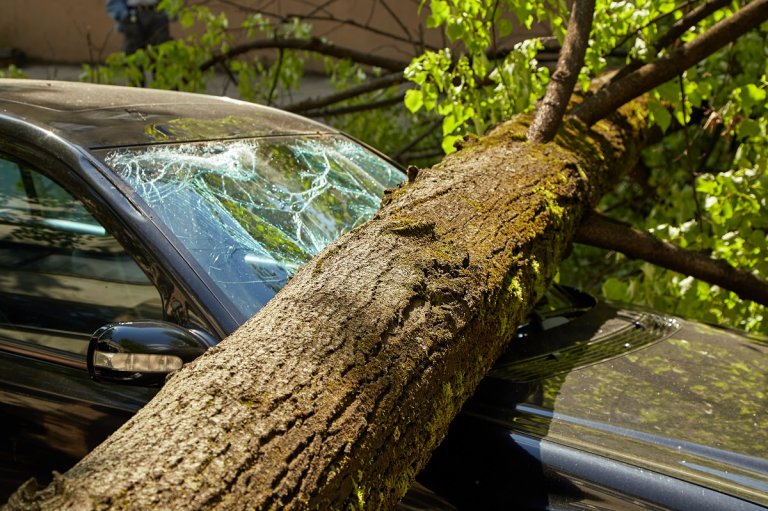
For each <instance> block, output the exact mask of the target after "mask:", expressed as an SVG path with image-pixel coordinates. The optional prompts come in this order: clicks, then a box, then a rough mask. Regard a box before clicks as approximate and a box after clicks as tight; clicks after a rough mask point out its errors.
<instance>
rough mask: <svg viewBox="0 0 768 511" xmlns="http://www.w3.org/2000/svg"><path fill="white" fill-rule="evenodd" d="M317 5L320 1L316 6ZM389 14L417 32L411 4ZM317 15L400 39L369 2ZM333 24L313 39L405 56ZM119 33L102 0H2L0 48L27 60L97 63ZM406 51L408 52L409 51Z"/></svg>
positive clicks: (341, 0) (382, 41)
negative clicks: (371, 23)
mask: <svg viewBox="0 0 768 511" xmlns="http://www.w3.org/2000/svg"><path fill="white" fill-rule="evenodd" d="M208 3H209V4H210V5H211V6H212V7H213V8H216V9H221V10H223V11H225V12H227V13H228V14H229V15H230V19H232V20H233V21H234V22H237V20H239V19H241V18H242V12H241V11H239V10H238V9H236V8H235V7H232V6H231V5H230V6H224V5H218V4H217V3H216V2H208ZM239 3H240V4H242V5H245V6H248V7H253V8H259V7H263V6H269V7H270V8H271V9H272V10H273V11H275V12H278V13H279V14H283V15H286V14H291V13H300V12H306V11H307V9H308V6H307V4H308V2H301V1H290V0H280V1H278V2H274V1H264V0H241V1H240V2H239ZM316 3H317V4H318V5H319V4H321V3H324V2H320V1H317V2H316ZM389 4H390V5H392V6H393V9H392V10H393V11H394V12H395V13H398V15H402V20H401V22H402V23H403V24H404V25H407V26H408V30H409V31H410V33H411V34H414V35H415V34H416V33H417V28H416V26H417V17H416V15H415V13H416V9H417V4H418V1H417V0H390V2H389ZM318 14H320V15H322V16H329V15H330V16H335V17H337V18H338V19H341V20H344V19H350V20H354V21H355V22H357V23H361V24H364V23H366V22H367V21H369V20H370V19H372V18H373V19H375V20H376V26H377V28H379V29H382V30H391V31H393V32H395V33H398V34H400V35H403V34H404V31H403V29H402V28H401V27H400V25H399V23H398V22H397V21H395V20H394V18H393V17H392V16H391V15H390V14H389V13H388V12H387V11H386V10H385V9H383V8H382V7H381V6H380V3H379V2H376V1H374V0H364V1H360V0H358V1H355V0H337V1H336V2H333V3H332V4H331V5H330V7H329V8H327V9H325V10H324V12H322V13H318ZM338 25H339V24H338V23H327V22H326V23H323V22H317V23H316V24H315V31H314V32H313V33H314V34H316V35H321V36H322V35H327V36H329V38H332V39H333V41H334V42H336V43H337V44H340V45H349V46H351V47H353V48H355V49H358V50H363V51H374V50H375V51H377V53H381V52H382V51H383V53H385V54H390V55H391V56H396V55H398V54H400V55H404V54H405V53H409V51H408V50H409V49H410V48H408V45H405V44H402V43H398V42H396V41H392V40H390V39H388V38H385V37H379V36H376V35H374V34H370V33H366V32H364V31H362V30H358V29H354V28H346V29H341V30H340V29H339V26H338ZM172 32H173V34H174V36H175V37H179V36H181V35H183V34H184V33H185V31H184V30H183V29H182V27H181V26H179V24H178V23H173V24H172ZM121 42H122V36H121V34H119V33H117V32H115V30H114V24H113V23H112V20H111V19H110V18H109V16H108V15H107V13H106V9H105V0H2V16H0V48H15V49H17V50H21V51H22V52H24V54H26V56H27V57H28V58H29V59H31V60H37V61H44V62H60V63H81V62H89V63H94V62H100V61H102V60H103V59H104V58H105V57H106V56H107V55H108V54H109V53H111V52H114V51H118V50H119V49H120V45H121ZM411 51H412V50H411Z"/></svg>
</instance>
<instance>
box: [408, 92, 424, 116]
mask: <svg viewBox="0 0 768 511" xmlns="http://www.w3.org/2000/svg"><path fill="white" fill-rule="evenodd" d="M405 106H406V108H408V110H410V111H411V113H416V112H418V111H419V110H420V109H421V107H423V106H424V97H423V95H422V93H421V91H420V90H419V89H408V90H407V91H405Z"/></svg>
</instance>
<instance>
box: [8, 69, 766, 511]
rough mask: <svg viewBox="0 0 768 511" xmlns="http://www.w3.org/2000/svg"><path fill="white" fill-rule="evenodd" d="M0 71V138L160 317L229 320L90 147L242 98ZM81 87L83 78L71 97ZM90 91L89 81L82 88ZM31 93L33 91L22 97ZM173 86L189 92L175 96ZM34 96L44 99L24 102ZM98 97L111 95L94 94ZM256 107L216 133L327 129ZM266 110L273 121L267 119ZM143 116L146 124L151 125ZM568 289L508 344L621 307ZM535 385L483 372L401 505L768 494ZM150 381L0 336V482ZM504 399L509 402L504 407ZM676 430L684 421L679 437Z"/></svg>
mask: <svg viewBox="0 0 768 511" xmlns="http://www.w3.org/2000/svg"><path fill="white" fill-rule="evenodd" d="M6 83H11V84H12V85H11V86H7V85H5V84H3V83H2V82H0V87H2V90H3V96H2V97H0V151H2V152H4V153H8V154H12V155H13V156H15V157H16V158H19V159H21V160H24V161H26V162H28V163H31V164H34V165H35V166H37V167H40V168H45V169H50V172H51V173H52V174H55V177H56V179H57V180H59V181H60V182H61V184H63V185H65V186H67V188H69V189H70V190H76V191H77V195H78V196H79V197H81V198H83V199H84V201H85V202H86V204H87V205H88V206H89V207H90V209H91V211H92V212H93V213H94V214H95V216H96V217H97V219H98V220H99V221H100V222H102V223H103V224H104V225H105V226H106V227H108V228H109V229H110V230H111V231H112V232H114V233H115V234H116V235H117V236H118V240H119V241H120V242H121V243H122V244H123V246H124V247H125V248H126V250H127V251H128V252H129V253H130V254H131V255H132V256H133V257H134V258H135V259H136V260H137V262H138V263H139V265H140V266H141V267H142V269H143V270H144V271H145V273H146V274H147V275H148V276H149V277H150V280H152V282H153V283H154V284H155V285H156V287H157V288H158V289H159V290H160V292H161V295H162V301H163V308H164V311H165V315H166V319H167V320H169V321H173V322H175V323H177V324H179V325H183V326H186V327H194V328H198V329H203V330H207V331H208V332H210V333H211V334H213V335H214V336H216V337H218V338H223V337H225V336H226V335H227V334H229V333H231V332H232V331H233V330H234V329H235V328H236V327H237V326H238V324H239V322H241V321H242V318H237V317H236V315H235V314H234V313H232V312H231V311H229V310H228V309H227V306H226V302H225V301H223V300H221V299H219V298H218V297H216V296H215V295H214V294H213V293H212V292H211V290H210V288H209V286H207V285H206V284H205V283H204V282H202V281H201V280H200V279H199V278H198V277H197V275H196V273H195V272H194V270H193V269H192V268H191V267H190V265H189V264H188V262H187V261H186V260H185V259H184V257H182V255H181V254H179V252H178V251H177V250H175V249H174V247H173V246H172V244H171V243H170V242H169V240H168V239H167V237H165V236H163V235H162V233H161V232H160V231H159V230H158V229H157V227H156V226H155V225H154V224H153V223H152V222H151V220H150V219H147V218H145V217H144V216H143V215H142V214H140V210H141V207H140V206H141V204H140V199H138V198H137V197H135V196H133V195H132V194H131V192H130V190H129V189H128V188H127V187H125V186H124V185H123V184H122V183H121V182H120V180H118V179H116V178H115V177H114V176H113V175H112V173H111V172H110V170H109V169H108V168H107V167H106V166H105V165H104V164H103V163H102V162H101V161H100V160H99V159H98V158H97V157H95V156H94V154H93V153H92V152H91V151H92V150H93V149H94V148H105V147H114V146H117V145H123V144H126V145H134V144H142V143H164V142H170V141H178V140H188V141H189V140H199V139H202V138H205V136H206V133H207V132H208V131H209V130H210V129H211V126H212V125H211V124H210V123H211V122H214V123H215V122H216V115H215V114H214V113H213V111H214V110H215V108H214V106H217V107H222V108H223V109H224V110H225V111H226V112H235V113H238V112H240V111H241V109H242V108H244V107H243V106H242V105H236V104H234V103H231V102H229V101H226V100H216V99H210V98H202V97H199V96H186V95H182V96H178V95H177V93H168V92H156V91H154V92H153V91H135V90H133V89H120V91H119V93H117V94H113V93H110V92H109V91H110V89H100V88H95V89H80V88H78V87H77V86H74V85H72V86H70V85H66V86H61V85H56V84H49V83H47V82H34V83H33V84H31V85H26V84H21V83H18V84H17V82H6ZM30 86H31V87H33V88H34V89H35V90H36V92H35V93H34V94H30V93H29V89H28V87H30ZM14 90H15V91H14ZM78 90H87V91H89V92H88V93H86V95H85V96H84V97H79V96H78V94H77V91H78ZM111 90H112V91H114V89H111ZM92 91H98V93H95V92H94V93H93V94H90V92H92ZM36 95H37V99H35V100H28V99H25V98H32V97H35V96H36ZM48 96H50V97H48ZM41 97H42V98H43V99H42V100H41ZM180 97H184V98H185V101H189V102H190V103H192V104H193V105H192V106H188V107H185V106H184V105H183V104H180V102H179V101H178V100H177V98H180ZM45 98H47V99H45ZM32 101H37V102H38V103H41V104H42V105H43V106H42V107H39V106H35V105H34V104H30V102H32ZM182 103H183V102H182ZM104 104H107V105H109V106H108V107H107V108H104V107H103V105H104ZM185 109H186V110H185ZM262 112H266V115H265V116H264V117H263V118H261V119H260V120H258V122H256V121H253V122H250V121H248V122H242V121H233V122H230V123H229V126H230V127H231V132H228V133H227V134H226V136H232V137H236V136H242V135H249V136H253V135H259V134H260V135H264V134H271V133H272V134H273V133H275V129H274V128H275V127H276V126H282V128H281V130H280V133H284V132H287V133H292V132H305V131H307V130H309V131H312V130H321V131H322V130H327V128H325V127H322V126H320V125H316V124H315V123H309V122H306V121H304V120H302V119H300V118H298V117H295V116H288V115H287V114H283V113H280V112H277V111H273V110H262ZM182 116H194V117H196V118H198V119H202V120H203V121H205V122H202V123H198V124H196V125H194V126H183V125H182V126H180V125H179V124H178V122H177V121H176V120H177V119H179V118H180V117H182ZM75 117H76V118H77V120H76V122H75ZM270 123H272V124H270ZM265 124H266V125H268V126H269V127H270V129H269V130H265V129H263V126H264V125H265ZM148 125H149V126H152V129H150V130H148V129H147V126H148ZM260 126H261V128H260ZM244 131H245V133H244ZM569 300H570V301H571V303H572V307H571V309H572V310H565V311H563V310H560V311H555V313H554V314H551V315H550V316H547V314H546V313H545V314H544V315H543V316H542V317H539V318H536V317H534V318H533V320H532V322H531V324H529V325H528V326H527V327H526V329H525V330H523V331H522V332H521V334H522V335H521V338H520V339H518V341H519V342H518V343H517V346H516V347H515V349H517V347H519V346H523V347H522V348H521V351H520V352H519V353H518V354H517V355H515V356H518V357H523V358H525V357H526V356H529V355H532V354H539V355H541V354H543V355H546V356H552V357H553V358H557V356H558V350H559V349H561V348H562V343H565V344H568V343H569V342H572V341H573V335H574V334H575V333H576V332H578V331H579V330H578V328H577V327H578V325H583V324H587V326H586V327H584V329H583V330H582V334H583V335H586V336H587V337H589V336H590V335H592V334H594V333H595V331H596V330H599V329H600V328H601V326H602V325H603V324H604V322H605V321H606V320H607V319H608V318H611V317H614V316H615V315H617V314H619V313H620V309H618V308H616V307H613V306H610V305H606V304H600V305H599V306H598V307H594V308H591V307H589V306H585V302H584V300H585V298H584V297H583V296H581V297H579V296H577V295H572V296H570V298H569ZM550 312H551V311H550ZM578 314H581V316H580V319H579V321H578V322H577V324H574V323H570V324H565V325H561V326H558V327H555V328H549V329H542V328H541V325H542V324H544V322H545V321H546V320H547V318H548V317H550V318H560V317H561V316H563V315H566V316H568V315H573V316H576V315H578ZM569 319H572V318H569ZM590 322H591V323H590ZM563 332H564V334H562V333H563ZM561 334H562V335H561ZM558 339H559V341H558ZM524 341H536V342H528V343H526V342H524ZM553 342H554V343H555V345H553V344H552V343H553ZM658 342H663V340H662V339H659V340H658ZM745 342H747V341H745ZM558 343H559V344H558ZM754 343H755V345H754V349H755V350H756V352H760V350H762V349H763V347H764V346H765V344H764V341H758V340H755V341H754ZM530 344H534V345H535V346H534V347H533V348H532V351H530V352H526V349H527V348H525V346H527V345H530ZM653 344H654V343H651V344H650V345H647V346H646V347H643V348H642V350H644V349H647V348H650V347H652V346H653ZM635 352H639V351H637V350H631V349H630V350H628V351H627V352H622V353H615V354H614V355H613V357H614V358H621V357H625V356H627V354H628V353H635ZM601 361H602V360H595V361H593V362H592V363H594V364H597V363H598V362H601ZM579 369H580V366H579V367H576V366H574V367H571V368H570V369H569V371H578V370H579ZM41 382H44V384H43V385H41ZM538 386H540V381H539V380H535V381H528V382H512V383H510V381H508V380H503V379H493V378H489V379H487V380H485V381H484V383H483V384H482V385H481V388H480V389H479V391H478V394H477V395H476V397H475V398H474V399H473V400H472V401H470V403H468V404H467V406H466V408H465V412H464V413H463V414H462V415H461V416H460V417H459V419H458V420H457V421H456V422H455V424H454V425H453V426H452V429H451V433H450V434H449V436H448V438H447V439H446V441H445V442H444V443H443V445H442V446H441V447H440V448H439V449H438V451H437V452H436V453H435V455H434V456H433V460H432V462H431V463H430V465H429V466H428V467H427V469H426V470H425V471H424V472H423V473H422V475H421V476H420V480H421V481H422V482H423V483H424V485H425V486H423V487H422V486H418V487H417V489H418V491H417V492H415V493H412V494H411V495H409V496H408V497H407V498H406V499H405V500H404V502H403V506H404V507H406V508H408V507H409V506H411V504H412V503H413V502H414V501H415V500H417V499H415V497H416V496H419V495H421V496H423V495H431V496H433V497H434V500H433V501H430V502H431V503H430V504H429V505H435V506H437V505H439V506H444V507H446V508H450V505H451V504H453V505H455V506H458V507H464V508H473V509H476V508H480V507H482V508H488V509H497V508H540V509H649V508H659V507H669V508H677V509H693V508H695V509H756V508H762V506H768V497H766V495H765V493H763V494H762V495H760V494H759V488H760V486H759V484H758V486H757V488H758V494H757V495H756V496H755V495H753V496H752V497H751V498H750V499H749V500H747V499H748V496H747V497H745V496H744V495H741V496H739V494H738V493H736V494H732V492H730V491H729V488H728V487H727V486H726V487H723V486H722V485H721V486H720V487H718V488H716V489H712V488H708V487H706V486H704V483H696V482H691V481H690V480H686V478H685V477H683V476H679V477H674V476H673V475H670V474H666V473H664V471H663V470H662V471H661V472H655V471H652V470H649V469H648V468H647V467H643V466H638V465H637V464H633V463H632V462H631V461H629V460H624V461H617V460H615V459H611V457H610V456H609V454H608V453H606V452H597V451H595V450H593V449H592V448H591V447H589V446H587V445H586V444H584V443H582V444H577V443H569V441H565V440H563V439H560V440H557V439H555V440H552V439H550V438H547V435H548V432H549V431H550V430H551V428H552V426H553V423H554V424H558V421H557V420H555V418H556V416H554V415H552V416H547V412H546V409H545V410H544V411H543V412H542V411H540V412H541V413H538V414H533V415H531V414H530V413H529V414H527V415H526V409H525V408H524V407H523V408H520V410H522V412H521V411H520V410H518V409H517V408H516V406H518V405H521V404H524V403H528V404H529V405H534V406H537V405H538V404H540V395H539V394H537V392H538V389H537V387H538ZM154 392H155V391H154V390H152V389H146V388H141V387H124V386H116V385H107V384H99V383H94V382H92V381H90V380H88V379H87V373H86V372H85V370H84V362H83V361H82V360H79V359H77V358H76V357H72V356H71V355H68V354H66V353H55V352H51V351H50V350H36V349H34V348H30V347H25V346H20V345H18V343H12V342H8V341H6V340H3V339H0V406H2V412H3V416H4V420H3V422H2V426H0V428H1V429H0V434H2V439H3V440H2V442H3V443H2V444H1V445H2V447H0V456H2V467H1V468H0V470H1V472H0V478H2V485H3V486H2V492H3V494H4V495H7V493H8V492H9V491H11V490H12V489H13V488H15V487H16V486H17V485H18V483H19V482H21V481H22V480H23V479H25V478H26V477H28V476H32V475H34V476H36V477H39V478H40V479H41V480H45V479H46V478H48V477H50V470H51V469H57V470H64V469H66V468H67V467H68V466H70V465H71V464H72V463H74V462H75V461H77V459H79V458H80V457H82V456H83V455H84V454H85V453H87V452H88V451H89V450H90V449H92V448H93V447H94V446H95V445H97V444H98V443H100V442H101V440H102V439H103V438H105V437H106V436H107V435H108V434H109V433H110V432H111V431H113V430H114V429H115V428H116V427H118V426H119V424H121V423H122V422H124V421H125V420H127V419H128V418H129V417H130V416H131V415H132V414H133V413H135V411H136V410H138V409H139V408H140V407H141V405H142V404H143V403H144V402H146V400H148V399H150V398H151V397H152V395H153V394H154ZM531 400H533V401H531ZM489 403H490V405H489ZM35 410H37V411H35ZM509 413H513V415H514V414H515V413H517V415H514V416H512V417H511V418H510V417H509V416H508V414H509ZM531 417H533V418H531ZM508 419H509V420H508ZM531 421H533V423H534V424H535V425H538V427H539V428H540V431H539V432H537V431H536V428H533V429H531V428H528V429H525V428H523V429H522V430H521V429H520V427H519V425H520V424H521V423H522V424H523V425H525V424H529V425H530V423H531ZM628 432H629V433H631V430H630V431H628ZM685 434H686V433H685V431H684V430H681V431H680V433H679V436H678V437H677V438H681V437H684V436H685ZM40 460H46V463H45V464H42V463H40ZM763 461H764V460H763ZM9 462H10V463H9ZM758 465H759V464H758ZM9 467H13V468H12V469H9ZM761 471H762V477H765V478H766V479H767V480H768V476H766V475H765V474H766V473H768V469H765V467H762V466H758V467H756V469H755V473H756V474H758V477H759V476H760V475H761ZM758 483H759V481H758ZM431 492H435V493H431Z"/></svg>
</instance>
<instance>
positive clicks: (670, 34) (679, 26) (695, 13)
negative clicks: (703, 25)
mask: <svg viewBox="0 0 768 511" xmlns="http://www.w3.org/2000/svg"><path fill="white" fill-rule="evenodd" d="M730 3H731V0H709V1H708V2H705V3H704V4H702V5H700V6H698V7H696V8H695V9H692V10H691V11H690V12H688V13H687V14H686V15H685V16H683V17H682V18H680V19H679V20H677V21H676V22H675V23H674V24H673V25H672V26H671V27H669V30H667V32H666V33H664V34H662V35H661V37H659V38H658V39H656V41H655V42H654V43H653V47H654V49H655V50H656V51H661V50H663V49H664V48H666V47H667V46H670V45H671V44H672V43H674V42H675V41H676V40H677V39H678V38H679V37H680V36H682V35H683V34H684V33H685V32H686V31H687V30H688V29H689V28H691V27H693V26H694V25H696V24H697V23H698V22H700V21H701V20H703V19H705V18H707V17H709V15H710V14H713V13H714V12H715V11H717V10H719V9H722V8H723V7H727V6H728V5H730Z"/></svg>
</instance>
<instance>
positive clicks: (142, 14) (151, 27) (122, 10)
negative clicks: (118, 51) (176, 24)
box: [107, 0, 171, 54]
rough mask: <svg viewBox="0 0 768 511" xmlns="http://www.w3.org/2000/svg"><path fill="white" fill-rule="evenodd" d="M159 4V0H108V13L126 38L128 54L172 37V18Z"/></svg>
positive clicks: (125, 50) (125, 43)
mask: <svg viewBox="0 0 768 511" xmlns="http://www.w3.org/2000/svg"><path fill="white" fill-rule="evenodd" d="M157 4H158V0H107V13H108V14H109V15H110V17H111V18H112V19H113V20H115V24H116V27H117V31H118V32H122V33H123V36H124V38H125V39H124V41H123V51H124V52H125V53H126V54H131V53H134V52H135V51H136V50H138V49H144V48H146V47H147V45H150V44H151V45H157V44H160V43H164V42H165V41H169V40H170V39H171V31H170V27H169V25H170V20H169V19H168V15H167V14H166V13H165V12H162V11H158V10H157Z"/></svg>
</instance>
